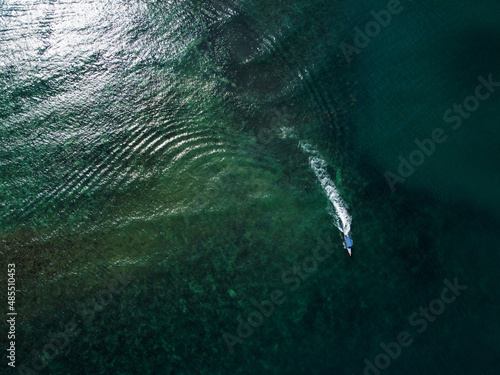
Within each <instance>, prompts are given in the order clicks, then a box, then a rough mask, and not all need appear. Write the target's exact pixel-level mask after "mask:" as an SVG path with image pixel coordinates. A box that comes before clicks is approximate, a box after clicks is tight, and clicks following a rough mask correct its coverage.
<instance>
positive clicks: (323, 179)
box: [281, 128, 352, 234]
mask: <svg viewBox="0 0 500 375" xmlns="http://www.w3.org/2000/svg"><path fill="white" fill-rule="evenodd" d="M281 131H282V135H283V137H284V138H292V139H297V140H298V142H299V146H300V148H301V150H302V151H304V152H305V153H306V154H307V155H308V157H309V165H310V166H311V169H312V170H313V172H314V174H315V175H316V177H317V178H318V180H319V182H320V184H321V187H322V188H323V191H324V192H325V194H326V196H327V197H328V200H329V201H330V203H331V205H328V212H329V214H330V215H331V216H332V217H333V220H334V223H335V225H336V227H337V228H338V229H339V230H340V231H341V232H342V233H344V234H349V232H350V230H351V221H352V217H351V215H349V212H348V206H347V204H346V203H345V202H344V200H343V199H342V197H341V196H340V193H339V191H338V190H337V188H336V186H335V184H334V183H333V181H332V179H331V177H330V175H329V174H328V171H327V163H326V161H325V159H323V157H322V156H321V154H320V153H319V152H318V150H316V149H315V148H314V147H313V146H312V145H310V144H309V143H307V142H304V141H302V140H300V139H298V138H297V136H296V135H295V133H294V132H293V130H292V129H290V128H282V129H281Z"/></svg>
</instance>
